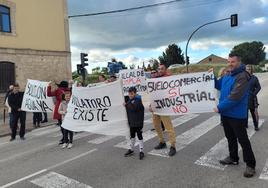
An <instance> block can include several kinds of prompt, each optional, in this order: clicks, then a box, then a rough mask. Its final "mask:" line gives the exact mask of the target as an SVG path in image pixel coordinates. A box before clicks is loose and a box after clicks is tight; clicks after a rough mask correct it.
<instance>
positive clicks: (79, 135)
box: [0, 132, 92, 163]
mask: <svg viewBox="0 0 268 188" xmlns="http://www.w3.org/2000/svg"><path fill="white" fill-rule="evenodd" d="M91 134H92V133H89V132H83V133H79V134H77V135H75V136H74V138H75V139H76V140H78V139H81V138H84V137H87V136H89V135H91ZM54 145H55V146H56V145H58V144H57V143H55V142H51V143H48V144H46V145H43V146H40V147H38V148H35V149H32V150H27V151H25V152H21V153H17V154H16V155H12V156H10V157H8V158H4V159H0V163H3V162H6V161H9V160H13V159H16V158H19V157H23V156H25V155H27V154H30V153H35V152H38V151H40V150H43V149H45V148H47V147H50V146H54Z"/></svg>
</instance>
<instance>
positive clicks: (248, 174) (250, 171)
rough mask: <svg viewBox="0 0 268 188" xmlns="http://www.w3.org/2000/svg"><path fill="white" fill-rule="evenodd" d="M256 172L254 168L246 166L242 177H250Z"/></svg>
mask: <svg viewBox="0 0 268 188" xmlns="http://www.w3.org/2000/svg"><path fill="white" fill-rule="evenodd" d="M255 174H256V171H255V169H254V168H251V167H249V166H247V167H246V170H245V172H244V177H246V178H251V177H253V176H254V175H255Z"/></svg>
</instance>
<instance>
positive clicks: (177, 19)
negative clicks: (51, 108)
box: [68, 0, 268, 62]
mask: <svg viewBox="0 0 268 188" xmlns="http://www.w3.org/2000/svg"><path fill="white" fill-rule="evenodd" d="M164 1H167V0H147V1H141V0H137V1H132V0H124V1H114V0H98V1H94V3H92V0H68V3H69V15H73V14H81V13H90V12H101V11H107V10H116V9H122V8H129V7H135V6H141V5H144V4H153V3H156V2H164ZM267 5H268V3H267V0H256V1H252V0H234V1H232V0H211V1H207V0H187V1H186V0H182V1H181V2H178V3H174V4H172V5H168V6H162V7H158V8H153V9H143V10H137V11H133V12H127V13H118V14H110V15H103V16H96V17H82V18H74V19H70V21H69V23H70V36H71V45H72V54H73V55H72V56H76V57H73V58H72V60H73V61H78V60H79V53H80V52H78V51H79V49H85V51H87V52H88V53H89V58H90V60H91V61H92V62H100V61H106V60H107V59H108V60H109V59H110V58H111V57H119V58H121V56H124V57H122V58H123V59H124V58H126V57H128V58H129V59H125V60H126V61H130V60H131V61H133V62H139V61H138V60H135V59H131V57H133V56H134V57H137V56H136V55H135V53H139V54H142V52H144V53H146V55H147V56H146V57H144V56H142V57H137V58H139V59H148V58H150V57H151V56H150V55H149V54H148V53H147V52H148V51H153V49H154V53H155V52H156V51H157V50H158V51H159V55H161V53H162V51H164V49H165V48H166V46H167V45H168V44H171V43H178V44H182V43H185V41H186V40H187V39H188V37H189V35H190V34H191V33H192V32H193V31H194V30H195V29H196V28H197V27H198V26H200V25H202V24H204V23H206V22H209V21H214V20H217V19H222V18H226V17H229V16H230V15H231V14H234V13H237V14H238V18H239V25H238V27H235V28H231V27H230V21H229V20H227V21H224V22H220V23H217V24H213V25H208V26H206V27H204V28H202V29H200V30H199V31H198V32H197V33H196V34H195V35H194V37H193V38H192V40H191V43H190V45H191V49H193V50H196V51H197V50H203V51H210V50H211V48H213V47H216V48H225V49H226V48H232V47H233V45H235V44H238V43H239V42H245V41H252V40H259V41H263V42H264V43H268V40H267V31H268V24H267V18H268V8H267ZM253 24H254V26H253ZM83 51H84V50H83ZM122 54H123V55H122ZM77 55H78V58H77Z"/></svg>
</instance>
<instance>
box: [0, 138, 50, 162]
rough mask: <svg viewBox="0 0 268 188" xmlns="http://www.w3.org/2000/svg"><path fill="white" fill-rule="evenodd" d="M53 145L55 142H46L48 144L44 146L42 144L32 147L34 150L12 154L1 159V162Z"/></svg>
mask: <svg viewBox="0 0 268 188" xmlns="http://www.w3.org/2000/svg"><path fill="white" fill-rule="evenodd" d="M53 145H55V143H54V142H53V143H48V144H46V145H44V146H42V147H41V146H40V147H38V148H35V149H32V150H28V151H25V152H21V153H17V154H16V155H12V156H10V157H7V158H4V159H1V160H0V163H3V162H7V161H9V160H13V159H16V158H19V157H23V156H25V155H27V154H30V153H35V152H38V151H40V150H43V149H45V148H47V147H50V146H53Z"/></svg>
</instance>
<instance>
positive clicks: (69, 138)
mask: <svg viewBox="0 0 268 188" xmlns="http://www.w3.org/2000/svg"><path fill="white" fill-rule="evenodd" d="M63 133H64V143H66V144H68V143H70V144H72V143H73V136H74V133H73V131H69V130H67V129H63Z"/></svg>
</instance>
